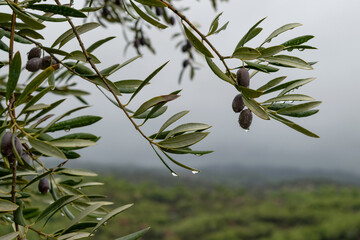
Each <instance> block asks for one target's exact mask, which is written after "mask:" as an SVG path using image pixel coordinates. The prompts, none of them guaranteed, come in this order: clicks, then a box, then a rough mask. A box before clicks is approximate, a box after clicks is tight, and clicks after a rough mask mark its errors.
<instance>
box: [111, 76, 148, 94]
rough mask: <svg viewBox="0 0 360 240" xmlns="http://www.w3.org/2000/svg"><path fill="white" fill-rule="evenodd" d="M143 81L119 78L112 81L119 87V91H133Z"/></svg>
mask: <svg viewBox="0 0 360 240" xmlns="http://www.w3.org/2000/svg"><path fill="white" fill-rule="evenodd" d="M142 83H143V81H142V80H135V79H134V80H121V81H117V82H114V84H115V86H116V87H118V88H119V91H120V92H121V93H134V92H135V91H136V89H137V88H138V87H140V85H141V84H142Z"/></svg>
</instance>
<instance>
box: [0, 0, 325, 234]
mask: <svg viewBox="0 0 360 240" xmlns="http://www.w3.org/2000/svg"><path fill="white" fill-rule="evenodd" d="M73 3H74V1H73V0H70V1H69V2H68V3H66V4H65V3H64V2H62V3H60V1H59V0H55V3H49V2H47V1H45V0H32V1H31V0H30V1H17V0H14V1H11V0H0V8H1V9H4V10H2V11H1V13H0V50H1V51H2V52H5V53H7V54H8V57H7V58H6V59H5V58H4V59H2V60H1V62H0V68H1V71H2V73H4V72H5V71H7V73H6V74H3V75H1V76H0V80H1V81H0V88H1V89H0V96H1V100H0V101H1V102H0V112H1V116H0V119H1V127H0V141H1V155H2V158H1V159H2V160H1V161H0V183H1V187H0V221H1V223H2V224H4V225H7V226H11V227H9V228H8V230H7V231H6V232H5V233H3V234H2V236H1V237H0V240H4V239H14V238H17V239H26V237H27V236H28V233H32V234H34V233H35V234H37V235H38V238H44V239H59V240H65V239H67V240H70V239H82V238H89V237H92V236H94V235H95V236H96V231H97V230H98V229H99V228H100V227H102V226H103V225H104V224H105V223H106V222H107V221H108V220H109V219H111V218H112V217H114V216H115V215H117V214H119V213H121V212H123V211H124V210H126V209H127V208H129V207H131V205H132V204H127V205H124V206H121V207H118V208H115V209H108V208H107V206H108V205H111V204H112V203H110V202H107V201H104V200H103V199H101V198H102V196H97V195H92V194H91V193H90V194H89V193H85V192H84V191H83V188H85V187H93V186H97V185H100V184H101V183H99V182H86V181H83V177H86V176H87V177H91V176H96V174H95V173H93V172H91V171H86V170H80V169H72V168H66V163H67V162H68V161H69V160H70V159H76V158H79V157H80V155H79V153H78V150H79V149H83V148H86V147H90V146H93V145H95V144H96V142H97V140H98V139H99V137H98V136H95V135H93V134H91V133H87V132H82V131H79V132H75V133H68V132H69V131H70V130H75V129H76V130H77V129H80V128H82V127H85V126H91V125H92V124H96V123H97V122H98V121H99V120H100V119H101V116H91V115H80V116H77V117H72V116H70V115H72V114H73V113H78V112H79V111H81V110H82V109H84V108H87V107H88V104H87V101H86V96H87V95H89V92H88V91H86V90H82V89H78V88H77V87H76V81H78V80H79V79H81V80H85V81H88V82H90V83H92V84H94V85H95V86H96V87H97V88H98V89H99V91H101V92H102V93H103V94H104V96H105V97H106V98H108V99H109V101H110V102H111V103H112V104H114V105H115V106H117V107H118V108H119V110H120V111H122V112H123V113H124V115H125V116H126V117H127V119H128V120H129V121H130V122H131V124H132V125H133V126H134V127H135V129H136V130H137V132H138V133H139V134H140V135H141V136H142V137H143V138H144V140H145V141H147V142H148V143H149V145H150V146H151V148H152V149H153V150H154V152H155V154H156V155H157V156H158V157H159V159H160V160H161V161H162V162H163V163H164V165H165V166H166V167H167V168H168V169H169V171H170V172H171V174H172V175H174V176H177V173H176V172H175V171H174V170H173V169H172V167H171V166H170V165H169V164H168V162H170V163H172V164H175V165H177V166H180V167H182V168H185V169H188V170H189V171H191V172H192V173H194V174H196V173H199V170H197V169H194V168H192V167H190V166H187V165H184V164H183V163H180V162H178V161H177V160H175V159H174V155H177V154H191V155H195V156H201V155H204V154H209V153H211V152H212V151H206V150H205V151H204V150H197V149H193V146H194V145H195V144H196V143H198V142H200V141H201V140H203V139H204V138H205V137H206V136H208V134H209V132H208V129H209V128H210V127H211V126H209V125H208V124H205V123H184V124H180V125H177V126H176V127H174V128H172V129H169V128H170V126H171V125H173V124H174V123H175V122H176V121H177V120H179V119H180V118H182V117H184V116H185V115H186V114H187V113H188V112H189V111H187V110H184V111H181V112H178V113H176V114H173V115H172V116H169V117H168V119H167V120H166V121H165V122H164V123H163V124H162V125H161V127H160V129H158V130H155V131H154V132H153V133H150V134H148V133H145V132H143V130H142V126H143V125H144V124H146V123H147V121H149V120H152V119H155V118H157V117H159V116H161V115H163V114H165V112H166V111H167V109H168V106H167V104H168V103H169V102H171V101H174V100H176V99H177V98H178V97H179V93H180V91H179V90H178V91H173V92H171V93H168V94H161V95H158V96H154V97H151V98H150V99H147V100H145V101H144V102H143V103H142V104H140V106H137V107H135V108H134V109H130V108H129V107H128V106H129V104H130V103H131V102H132V100H133V99H134V98H135V97H137V96H138V93H139V92H140V91H144V90H145V89H146V86H147V85H148V84H149V83H150V81H151V80H153V79H154V78H156V76H157V74H158V73H159V72H160V71H161V70H162V69H163V68H164V67H165V66H166V64H167V62H166V63H164V64H162V65H161V66H159V67H158V68H156V69H155V70H154V71H152V72H151V73H149V74H148V75H147V77H146V78H144V79H143V80H142V79H141V80H138V79H136V80H129V79H122V80H118V79H117V81H113V80H112V77H113V74H114V73H115V72H117V71H118V70H120V69H122V68H123V67H125V66H126V65H128V64H130V63H131V62H133V61H135V60H136V59H138V58H139V57H140V56H141V55H140V50H141V48H143V47H144V48H145V47H146V48H148V49H149V50H150V51H153V52H154V51H155V49H153V46H152V44H151V33H148V32H146V31H145V27H146V28H148V27H150V26H151V27H156V28H160V29H166V28H167V27H169V26H174V27H175V26H176V27H178V28H180V30H179V33H177V34H175V35H174V36H173V38H174V39H181V40H178V43H177V45H176V47H179V48H180V51H181V52H183V53H184V54H185V55H186V56H187V58H186V59H185V60H184V61H183V63H182V66H181V68H182V70H181V74H180V78H179V79H180V81H181V76H182V75H183V73H184V71H185V69H190V76H191V78H193V77H194V76H195V75H194V74H195V69H196V67H195V61H194V56H195V54H199V55H200V56H203V57H204V58H205V60H206V62H207V64H208V65H209V67H210V69H211V70H212V71H213V72H214V74H215V75H216V76H217V77H219V78H220V79H221V80H224V81H225V82H226V83H227V84H230V85H232V86H233V87H235V88H236V89H237V91H239V94H241V97H240V100H242V102H243V104H244V106H246V109H245V108H241V109H240V110H239V111H238V108H237V110H236V111H237V112H240V117H239V123H240V126H241V127H243V128H245V129H248V128H249V127H250V125H251V120H252V114H255V115H256V116H258V117H260V118H262V119H265V120H269V119H270V118H273V119H275V120H277V121H280V122H281V123H284V124H285V125H287V126H289V127H291V128H293V129H295V130H297V131H299V132H301V133H303V134H305V135H307V136H310V137H318V136H317V135H316V134H314V133H312V132H310V131H308V130H306V129H305V128H303V127H301V126H299V125H297V124H296V123H294V122H292V121H290V120H288V119H287V118H285V117H283V116H284V115H285V116H290V117H307V116H311V115H313V114H315V113H317V111H318V110H316V109H315V110H314V109H313V108H315V107H317V106H318V105H319V104H320V102H319V101H315V100H314V99H313V98H312V97H310V96H306V95H303V94H294V93H291V92H292V91H293V90H295V89H297V88H299V87H301V86H303V85H305V84H307V83H309V82H311V81H312V80H314V79H313V78H307V79H297V80H291V81H288V82H285V83H282V81H283V80H284V79H285V78H286V77H285V76H283V77H278V78H275V79H273V80H271V81H269V82H268V83H266V84H265V85H263V86H261V87H260V88H258V89H251V88H249V86H250V85H251V79H252V78H253V77H254V76H255V75H256V74H257V73H267V74H268V73H271V72H277V71H279V70H280V68H282V67H287V68H300V69H305V70H310V69H312V65H314V63H313V62H310V63H308V62H306V61H304V60H302V59H300V58H298V57H295V56H290V55H286V54H280V53H281V52H283V51H293V50H306V49H315V48H314V47H312V46H308V45H304V43H306V42H307V41H309V40H310V39H311V38H312V37H313V36H310V35H306V36H300V37H296V38H293V39H291V40H289V41H286V42H285V43H281V44H278V45H273V46H265V45H266V44H268V43H269V42H270V41H271V40H272V39H273V38H275V37H277V36H278V35H279V34H281V33H283V32H286V31H288V30H291V29H293V28H295V27H298V26H300V25H301V24H298V23H291V24H286V25H284V26H282V27H280V28H278V29H276V30H275V31H274V32H273V33H271V34H270V35H269V36H268V37H267V38H266V39H265V40H264V42H263V43H262V44H261V45H260V46H258V47H257V48H251V47H248V46H246V44H247V43H248V42H249V41H250V40H251V39H253V38H254V37H256V36H257V35H258V34H259V33H260V32H261V31H262V28H260V27H259V25H260V23H261V22H262V21H263V20H264V19H262V20H260V21H259V22H258V23H256V24H255V25H254V26H253V27H252V28H251V29H250V30H249V31H248V32H247V33H246V34H245V35H244V36H243V37H242V38H241V39H240V40H239V43H238V44H237V46H236V47H235V48H234V52H233V53H232V54H231V55H229V56H226V55H221V54H220V52H219V50H218V47H215V46H214V45H213V44H212V43H211V42H210V40H209V36H213V35H216V34H221V32H222V31H225V30H226V27H227V25H228V24H229V22H226V23H224V24H220V16H221V15H222V13H220V14H218V15H217V16H216V17H215V18H214V20H213V21H212V23H211V25H210V26H209V30H208V31H207V33H206V34H205V33H202V32H201V31H200V30H199V29H198V28H197V27H195V26H194V25H193V24H192V22H191V21H190V20H189V19H188V18H187V17H186V16H185V15H184V14H183V12H186V9H176V8H175V7H174V6H173V5H172V3H171V1H163V0H146V1H144V0H134V1H133V0H111V1H110V0H106V1H95V0H89V1H86V2H85V6H84V7H83V8H82V9H76V8H74V6H73ZM212 3H213V6H214V8H216V7H217V2H216V1H215V0H213V1H212ZM74 18H79V19H83V20H84V22H83V23H82V24H80V25H75V24H74V22H73V20H72V19H74ZM49 22H53V23H56V24H67V25H68V26H69V29H68V30H67V31H65V32H64V33H61V34H59V36H58V37H57V38H56V40H55V41H54V42H53V43H49V42H48V41H47V39H48V36H43V35H42V34H41V33H40V32H39V30H41V29H44V28H46V27H47V23H49ZM107 22H109V23H118V24H122V26H123V27H124V32H125V33H126V36H127V35H130V34H133V35H134V36H133V37H132V38H131V39H130V38H128V39H127V41H128V45H127V47H131V46H132V47H134V48H135V49H136V50H137V51H138V53H139V56H136V57H133V58H130V59H128V60H126V61H124V62H123V63H116V64H112V65H110V66H108V67H106V68H102V69H100V68H99V67H98V66H99V65H98V64H99V63H100V62H101V61H102V60H101V59H99V58H98V57H96V55H94V51H95V50H96V49H98V48H100V47H101V46H103V45H104V44H111V40H112V39H114V38H115V37H114V36H106V37H104V38H101V39H95V40H94V42H93V43H92V44H91V45H90V46H85V44H84V43H83V41H82V35H83V34H86V33H87V32H89V31H96V29H97V28H98V27H100V26H106V25H107ZM150 29H152V28H150ZM70 41H73V42H76V43H77V44H73V45H72V50H69V51H65V50H62V47H63V46H65V45H67V44H68V43H69V42H70ZM15 42H16V43H17V44H26V45H27V46H28V52H27V53H26V52H20V51H17V50H16V49H15V48H14V43H15ZM68 45H69V44H68ZM125 50H126V49H125ZM215 58H216V59H218V61H220V62H221V65H222V67H223V68H224V70H221V69H220V68H219V67H218V65H217V64H215V62H214V61H213V59H215ZM231 59H236V60H235V62H237V65H238V66H237V67H234V68H230V67H229V65H228V61H230V60H231ZM4 70H5V71H4ZM235 71H237V74H236V73H235ZM25 72H27V73H28V74H25ZM29 74H30V75H29ZM26 75H29V78H28V79H24V76H26ZM74 79H76V81H74ZM273 92H279V93H278V95H277V96H275V97H270V98H268V99H266V100H261V101H259V100H256V99H258V98H259V97H261V96H265V95H266V94H268V93H273ZM48 94H55V95H57V96H59V97H60V98H59V99H58V100H56V101H54V102H47V101H45V100H44V99H45V98H44V96H47V95H48ZM126 95H127V96H128V97H126ZM68 96H74V97H75V98H77V99H78V100H79V101H80V103H81V106H80V107H73V108H72V109H70V110H68V111H66V112H63V113H60V112H59V111H57V108H58V106H60V105H61V104H64V103H63V102H64V101H65V100H67V97H68ZM67 101H69V100H67ZM294 101H305V103H300V104H294V103H293V102H294ZM229 105H230V103H229ZM240 105H241V104H240ZM243 109H244V110H243ZM242 116H244V117H242ZM46 157H53V158H58V159H62V163H60V164H59V165H58V166H56V167H53V168H49V167H48V166H47V164H46V161H43V160H44V159H46ZM48 195H49V196H48ZM40 200H41V201H47V202H50V204H49V205H48V206H47V207H46V208H45V209H44V208H38V207H34V206H35V203H36V202H37V201H40ZM58 214H62V215H64V216H65V217H66V219H68V220H67V222H66V224H65V225H64V226H61V227H58V228H57V229H51V231H47V228H46V227H47V225H50V224H51V223H52V222H51V219H52V218H53V217H54V216H57V215H58ZM55 225H56V224H55ZM147 230H148V228H145V229H143V230H140V231H138V232H136V233H133V234H130V235H128V236H126V237H122V238H118V240H125V239H127V240H131V239H138V238H139V237H141V236H142V235H143V234H145V233H146V231H147Z"/></svg>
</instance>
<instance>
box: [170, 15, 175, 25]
mask: <svg viewBox="0 0 360 240" xmlns="http://www.w3.org/2000/svg"><path fill="white" fill-rule="evenodd" d="M169 23H170V24H171V25H174V24H175V18H174V17H173V16H171V17H170V18H169Z"/></svg>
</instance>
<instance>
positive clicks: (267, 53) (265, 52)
mask: <svg viewBox="0 0 360 240" xmlns="http://www.w3.org/2000/svg"><path fill="white" fill-rule="evenodd" d="M284 48H285V47H284V46H282V45H278V46H272V47H268V48H264V49H262V50H260V53H261V57H272V56H273V55H275V54H278V53H279V52H281V51H282V50H284Z"/></svg>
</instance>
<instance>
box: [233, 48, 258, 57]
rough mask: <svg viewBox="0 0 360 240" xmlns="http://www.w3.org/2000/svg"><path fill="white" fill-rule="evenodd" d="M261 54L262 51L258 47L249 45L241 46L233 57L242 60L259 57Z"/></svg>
mask: <svg viewBox="0 0 360 240" xmlns="http://www.w3.org/2000/svg"><path fill="white" fill-rule="evenodd" d="M260 55H261V53H260V52H259V51H258V50H257V49H254V48H249V47H239V48H237V49H236V50H235V51H234V53H233V55H232V57H233V58H239V59H241V60H253V59H256V58H258V57H259V56H260Z"/></svg>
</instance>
